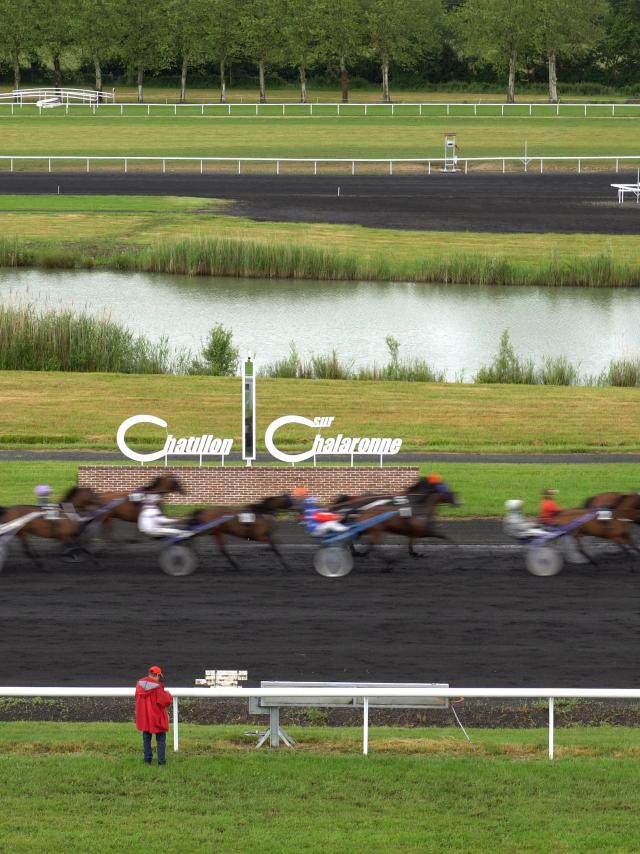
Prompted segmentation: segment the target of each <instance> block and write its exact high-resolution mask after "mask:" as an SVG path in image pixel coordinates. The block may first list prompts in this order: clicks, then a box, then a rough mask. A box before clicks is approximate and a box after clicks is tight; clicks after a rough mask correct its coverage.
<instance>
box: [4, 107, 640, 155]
mask: <svg viewBox="0 0 640 854" xmlns="http://www.w3.org/2000/svg"><path fill="white" fill-rule="evenodd" d="M107 109H108V108H107ZM452 120H453V119H451V118H446V117H442V118H438V117H433V118H428V117H423V118H415V117H400V116H396V117H394V118H391V117H384V116H382V117H377V116H375V117H374V116H369V117H367V118H364V117H361V118H351V117H341V118H331V117H315V118H306V117H301V118H298V117H287V118H282V117H277V116H276V117H260V118H257V119H256V118H255V117H252V116H250V115H249V116H246V117H239V118H236V117H231V118H228V117H220V118H213V117H210V118H208V117H206V116H205V117H204V118H203V117H202V116H198V115H196V116H189V117H187V116H183V117H181V118H175V117H174V116H173V115H172V114H170V115H161V114H160V113H159V112H156V114H154V113H152V114H151V116H147V115H142V116H126V115H125V116H124V117H120V116H119V115H115V114H113V115H109V114H108V113H107V112H104V113H98V114H97V115H96V116H93V115H90V116H82V115H75V114H74V113H73V112H72V113H70V114H69V115H68V116H67V115H65V114H64V113H63V114H59V113H55V114H53V111H51V112H48V113H46V114H43V115H42V116H38V115H29V114H26V115H15V116H13V117H12V116H10V115H6V114H4V113H2V112H0V154H4V155H11V154H13V155H29V154H33V155H62V154H67V155H84V156H86V155H103V156H108V155H114V156H125V155H128V156H134V155H155V156H160V157H162V156H165V155H166V156H192V157H202V156H209V157H215V156H219V157H223V156H226V157H239V156H243V157H257V156H263V157H312V158H313V157H347V158H350V157H381V158H389V157H397V158H402V157H422V158H424V157H434V158H437V157H442V156H443V134H444V132H445V131H451V130H455V131H457V134H458V144H459V146H460V152H459V154H460V156H461V157H480V156H487V157H489V156H496V157H498V156H499V157H502V156H505V157H508V156H515V155H522V154H523V153H524V147H525V141H526V142H527V144H528V154H529V156H530V157H532V156H535V155H546V156H550V155H566V156H575V155H578V154H580V155H583V156H587V155H601V154H602V155H604V154H608V155H614V156H616V155H624V154H629V155H634V154H638V147H637V138H638V133H639V131H640V117H638V116H636V117H635V118H630V117H626V118H616V119H612V118H605V117H594V118H586V119H585V118H584V117H578V118H569V117H567V118H563V117H559V118H558V117H555V116H550V117H542V116H541V117H533V118H529V117H528V116H521V117H505V118H504V119H503V118H499V117H496V118H480V117H478V118H474V117H464V116H459V117H455V119H454V120H453V121H454V124H455V127H452ZM6 168H8V166H7V167H6Z"/></svg>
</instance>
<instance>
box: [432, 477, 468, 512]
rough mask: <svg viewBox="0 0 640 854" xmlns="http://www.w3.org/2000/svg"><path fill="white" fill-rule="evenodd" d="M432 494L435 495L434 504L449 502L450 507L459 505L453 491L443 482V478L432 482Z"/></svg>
mask: <svg viewBox="0 0 640 854" xmlns="http://www.w3.org/2000/svg"><path fill="white" fill-rule="evenodd" d="M434 494H435V497H436V502H435V503H436V504H451V506H452V507H460V506H461V504H460V502H459V501H458V497H457V496H456V494H455V492H454V491H453V490H452V489H451V487H450V486H449V485H448V484H447V483H445V482H444V480H441V481H440V482H439V483H436V484H434Z"/></svg>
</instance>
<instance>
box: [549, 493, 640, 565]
mask: <svg viewBox="0 0 640 854" xmlns="http://www.w3.org/2000/svg"><path fill="white" fill-rule="evenodd" d="M590 509H592V510H596V509H597V508H590ZM607 509H608V508H607ZM623 514H624V515H619V510H615V509H614V510H611V511H610V513H609V514H607V515H606V516H605V515H604V514H603V515H602V516H601V517H598V516H596V517H595V518H593V519H589V520H587V521H586V522H584V524H583V525H580V527H578V528H576V529H575V530H573V531H571V532H570V535H571V536H572V537H573V538H574V540H575V542H576V546H577V548H578V551H579V552H580V553H581V554H582V555H584V557H586V558H587V560H588V561H589V563H591V564H594V565H595V564H596V561H595V560H594V558H593V557H591V555H590V554H588V553H587V552H586V551H585V548H584V545H583V544H582V538H583V537H597V538H598V539H601V540H610V541H611V542H614V543H617V544H618V545H619V546H620V547H621V548H622V549H623V551H625V552H626V553H632V554H640V549H638V547H637V546H636V544H635V543H634V541H633V539H632V537H631V534H630V522H629V518H628V516H627V514H626V511H624V510H623ZM585 515H586V514H585V508H584V507H577V508H575V509H572V510H561V511H560V513H558V514H557V515H556V516H554V518H553V526H554V527H556V526H558V527H562V526H564V525H570V524H571V522H576V521H577V520H578V519H580V517H581V516H585Z"/></svg>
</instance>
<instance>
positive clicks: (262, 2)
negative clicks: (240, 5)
mask: <svg viewBox="0 0 640 854" xmlns="http://www.w3.org/2000/svg"><path fill="white" fill-rule="evenodd" d="M283 15H284V0H248V2H246V3H245V5H244V9H243V11H242V14H241V16H240V31H241V34H242V36H241V39H242V52H243V54H244V55H245V56H246V58H247V59H248V60H250V61H251V62H254V63H255V64H256V65H257V66H258V75H259V80H260V83H259V85H260V103H261V104H264V103H265V101H266V100H267V90H266V79H265V77H266V74H265V73H266V69H267V66H268V65H273V64H275V63H277V62H280V61H281V59H282V55H283V39H282V19H283Z"/></svg>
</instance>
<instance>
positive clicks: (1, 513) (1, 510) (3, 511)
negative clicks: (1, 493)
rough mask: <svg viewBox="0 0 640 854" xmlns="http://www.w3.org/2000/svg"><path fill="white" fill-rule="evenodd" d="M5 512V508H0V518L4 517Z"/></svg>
mask: <svg viewBox="0 0 640 854" xmlns="http://www.w3.org/2000/svg"><path fill="white" fill-rule="evenodd" d="M6 512H7V508H6V507H0V516H4V514H5V513H6Z"/></svg>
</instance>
